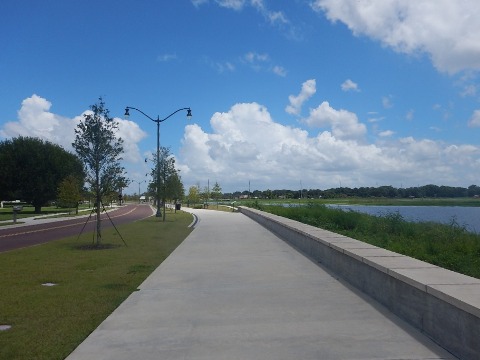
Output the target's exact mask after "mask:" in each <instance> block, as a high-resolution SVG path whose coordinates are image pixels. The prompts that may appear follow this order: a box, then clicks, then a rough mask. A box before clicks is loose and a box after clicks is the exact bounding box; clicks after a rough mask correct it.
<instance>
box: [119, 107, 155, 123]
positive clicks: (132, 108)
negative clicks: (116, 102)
mask: <svg viewBox="0 0 480 360" xmlns="http://www.w3.org/2000/svg"><path fill="white" fill-rule="evenodd" d="M125 109H131V110H137V111H138V112H139V113H141V114H143V115H145V116H146V117H147V118H149V119H150V120H152V121H155V122H158V121H160V120H158V119H154V118H152V117H150V116H148V115H147V114H145V113H144V112H143V111H142V110H140V109H137V108H134V107H131V106H127V107H126V108H125ZM161 121H163V120H161Z"/></svg>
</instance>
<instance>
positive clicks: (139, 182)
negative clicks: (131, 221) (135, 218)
mask: <svg viewBox="0 0 480 360" xmlns="http://www.w3.org/2000/svg"><path fill="white" fill-rule="evenodd" d="M133 181H135V182H136V183H137V184H138V203H139V204H140V203H141V201H140V196H141V193H140V184H141V183H144V182H145V181H147V180H142V181H137V180H133Z"/></svg>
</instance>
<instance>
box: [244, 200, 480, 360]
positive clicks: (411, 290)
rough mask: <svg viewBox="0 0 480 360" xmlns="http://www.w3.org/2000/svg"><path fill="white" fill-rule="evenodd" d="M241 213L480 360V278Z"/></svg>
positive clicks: (462, 354)
mask: <svg viewBox="0 0 480 360" xmlns="http://www.w3.org/2000/svg"><path fill="white" fill-rule="evenodd" d="M240 211H241V212H242V213H243V214H245V215H247V216H249V217H250V218H252V219H253V220H255V221H257V222H258V223H260V224H262V225H263V226H265V227H266V228H267V229H269V230H270V231H272V232H273V233H275V234H277V235H278V236H280V237H281V238H283V239H284V240H285V241H287V242H288V243H290V244H291V245H293V246H294V247H296V248H297V249H299V250H300V251H302V252H303V253H304V254H306V255H307V256H309V257H310V258H312V259H314V260H315V261H318V262H320V263H321V264H322V265H324V266H325V267H327V268H328V269H330V270H332V271H333V272H334V273H336V274H337V275H339V276H340V277H342V278H343V279H345V280H346V281H347V282H349V283H350V284H352V285H353V286H355V287H356V288H358V289H360V290H361V291H362V292H364V293H366V294H367V295H369V296H371V297H372V298H374V299H375V300H377V301H378V302H380V303H381V304H382V305H384V306H386V307H387V308H388V309H389V310H390V311H392V312H393V313H394V314H396V315H398V316H399V317H401V318H402V319H404V320H406V321H407V322H409V323H410V324H412V325H413V326H415V327H416V328H418V329H420V330H421V331H423V332H424V333H425V334H427V335H428V336H429V337H431V338H432V339H433V340H434V341H436V342H437V343H438V344H439V345H440V346H442V347H443V348H445V349H446V350H448V351H450V352H451V353H452V354H454V355H455V356H457V357H459V358H460V359H469V360H470V359H472V360H473V359H477V360H478V359H480V280H479V279H475V278H472V277H469V276H465V275H461V274H458V273H455V272H453V271H449V270H446V269H443V268H440V267H438V266H434V265H431V264H428V263H425V262H422V261H419V260H416V259H413V258H410V257H408V256H404V255H400V254H397V253H394V252H391V251H388V250H385V249H381V248H378V247H376V246H373V245H369V244H367V243H364V242H361V241H358V240H354V239H351V238H349V237H346V236H342V235H339V234H335V233H333V232H330V231H326V230H322V229H320V228H316V227H313V226H310V225H306V224H302V223H300V222H298V221H294V220H290V219H286V218H283V217H280V216H277V215H273V214H269V213H265V212H262V211H259V210H255V209H250V208H245V207H240Z"/></svg>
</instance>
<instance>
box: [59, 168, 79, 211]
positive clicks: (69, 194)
mask: <svg viewBox="0 0 480 360" xmlns="http://www.w3.org/2000/svg"><path fill="white" fill-rule="evenodd" d="M81 199H82V190H81V187H80V182H79V181H78V179H77V178H75V176H73V175H69V176H67V177H66V178H65V179H63V181H62V182H61V183H60V186H59V187H58V197H57V202H58V203H59V204H60V205H63V206H68V207H69V208H74V209H75V213H76V214H78V202H79V201H80V200H81Z"/></svg>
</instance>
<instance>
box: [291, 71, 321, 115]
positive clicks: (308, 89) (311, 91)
mask: <svg viewBox="0 0 480 360" xmlns="http://www.w3.org/2000/svg"><path fill="white" fill-rule="evenodd" d="M316 87H317V83H316V80H315V79H311V80H307V81H305V82H304V83H303V84H302V90H301V91H300V94H298V95H297V96H294V95H290V96H289V97H288V100H289V101H290V105H287V107H286V108H285V111H286V112H287V113H289V114H292V115H299V114H300V112H301V110H302V106H303V103H304V102H305V101H307V100H308V99H310V98H311V97H312V96H313V95H315V93H316V92H317V88H316Z"/></svg>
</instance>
